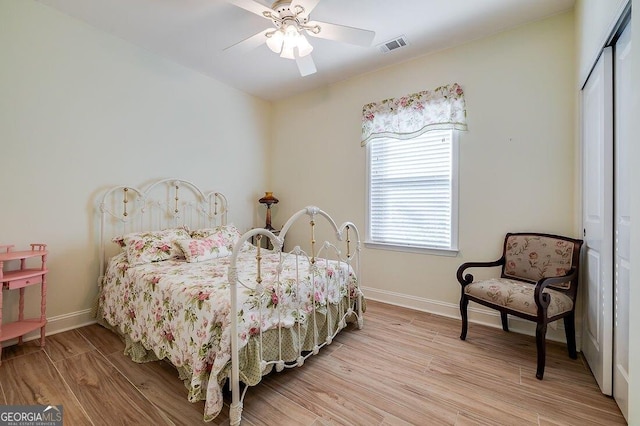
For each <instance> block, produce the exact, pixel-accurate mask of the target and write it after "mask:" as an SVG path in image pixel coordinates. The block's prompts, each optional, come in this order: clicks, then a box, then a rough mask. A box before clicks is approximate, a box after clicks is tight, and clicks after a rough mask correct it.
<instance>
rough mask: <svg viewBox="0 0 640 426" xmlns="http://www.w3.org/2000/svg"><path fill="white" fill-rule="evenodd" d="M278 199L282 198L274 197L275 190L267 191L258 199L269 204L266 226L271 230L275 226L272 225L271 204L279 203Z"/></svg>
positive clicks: (261, 202)
mask: <svg viewBox="0 0 640 426" xmlns="http://www.w3.org/2000/svg"><path fill="white" fill-rule="evenodd" d="M278 201H280V200H278V199H277V198H276V197H274V196H273V192H270V191H268V192H265V193H264V197H262V198H260V199H259V200H258V202H259V203H260V204H265V205H266V206H267V223H266V225H265V226H264V227H265V229H268V230H269V231H273V227H272V226H271V205H272V204H278Z"/></svg>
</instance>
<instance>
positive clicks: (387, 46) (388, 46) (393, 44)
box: [378, 35, 409, 53]
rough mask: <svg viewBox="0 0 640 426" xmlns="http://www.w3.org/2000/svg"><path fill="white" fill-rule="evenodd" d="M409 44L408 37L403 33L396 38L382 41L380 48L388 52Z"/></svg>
mask: <svg viewBox="0 0 640 426" xmlns="http://www.w3.org/2000/svg"><path fill="white" fill-rule="evenodd" d="M407 44H409V43H408V42H407V37H405V36H403V35H402V36H400V37H397V38H394V39H393V40H389V41H386V42H384V43H382V44H381V45H379V46H378V47H379V48H380V50H381V51H382V52H383V53H387V52H390V51H392V50H396V49H400V48H401V47H405V46H406V45H407Z"/></svg>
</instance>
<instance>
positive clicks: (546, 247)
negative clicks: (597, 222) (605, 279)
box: [502, 234, 577, 290]
mask: <svg viewBox="0 0 640 426" xmlns="http://www.w3.org/2000/svg"><path fill="white" fill-rule="evenodd" d="M574 250H575V247H574V243H572V242H571V241H566V240H562V239H558V238H553V237H551V236H544V235H535V234H508V235H507V237H506V240H505V247H504V255H505V263H504V269H503V272H502V275H503V277H505V278H513V279H518V280H523V281H528V282H531V283H536V282H537V281H538V280H540V279H542V278H549V277H559V276H562V275H566V274H567V273H569V271H570V270H571V268H572V266H573V262H574ZM576 255H577V253H576ZM575 261H576V262H577V259H576V260H575ZM570 286H571V282H569V281H568V282H566V283H562V284H559V285H556V286H554V287H556V288H560V289H565V290H566V289H568V288H569V287H570Z"/></svg>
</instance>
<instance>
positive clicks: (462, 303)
mask: <svg viewBox="0 0 640 426" xmlns="http://www.w3.org/2000/svg"><path fill="white" fill-rule="evenodd" d="M462 291H463V292H464V289H463V290H462ZM467 306H469V299H467V298H466V297H465V296H464V294H463V295H462V296H461V297H460V316H461V317H462V332H461V333H460V340H464V339H466V338H467V328H468V326H469V320H468V318H467Z"/></svg>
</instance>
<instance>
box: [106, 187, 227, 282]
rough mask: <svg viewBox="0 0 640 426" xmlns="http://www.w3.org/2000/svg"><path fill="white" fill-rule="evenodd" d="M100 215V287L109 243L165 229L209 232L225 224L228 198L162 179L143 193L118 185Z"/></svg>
mask: <svg viewBox="0 0 640 426" xmlns="http://www.w3.org/2000/svg"><path fill="white" fill-rule="evenodd" d="M99 211H100V235H99V239H100V254H99V256H100V277H99V278H98V283H99V284H102V279H103V275H104V268H105V265H106V262H107V257H108V256H109V255H110V251H109V250H108V247H109V246H111V245H113V247H115V246H116V245H115V244H113V243H111V240H112V239H113V238H114V237H116V236H119V235H124V234H127V233H130V232H144V231H153V230H161V229H167V228H177V227H181V226H184V227H187V228H189V229H198V228H208V227H214V226H218V225H226V224H227V212H228V205H227V198H226V197H225V196H224V195H223V194H222V193H220V192H215V191H214V192H204V191H202V190H201V189H200V188H199V187H198V186H196V185H195V184H194V183H192V182H190V181H187V180H183V179H177V178H169V179H161V180H159V181H156V182H153V183H151V184H150V185H149V186H147V187H146V189H138V188H137V187H135V186H124V185H119V186H116V187H114V188H111V189H109V190H107V192H106V193H105V194H104V195H103V197H102V200H101V202H100V206H99Z"/></svg>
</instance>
